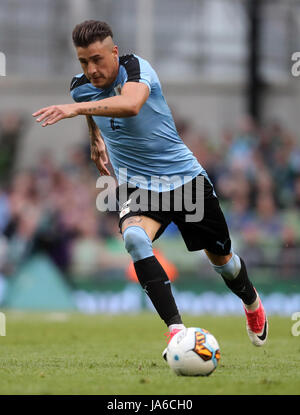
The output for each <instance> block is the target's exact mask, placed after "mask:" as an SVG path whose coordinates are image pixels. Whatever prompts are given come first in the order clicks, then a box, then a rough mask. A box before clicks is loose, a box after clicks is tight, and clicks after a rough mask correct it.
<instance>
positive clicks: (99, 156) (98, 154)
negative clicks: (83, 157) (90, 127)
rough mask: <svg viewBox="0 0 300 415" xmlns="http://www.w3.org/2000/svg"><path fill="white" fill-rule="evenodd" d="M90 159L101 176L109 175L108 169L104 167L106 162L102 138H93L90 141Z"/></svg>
mask: <svg viewBox="0 0 300 415" xmlns="http://www.w3.org/2000/svg"><path fill="white" fill-rule="evenodd" d="M91 159H92V160H93V161H94V163H95V164H96V166H97V169H98V170H99V172H100V174H101V176H110V172H109V170H108V169H107V168H106V167H105V164H107V163H108V157H107V154H106V149H105V144H104V142H103V140H101V139H100V140H99V139H98V140H93V141H92V143H91Z"/></svg>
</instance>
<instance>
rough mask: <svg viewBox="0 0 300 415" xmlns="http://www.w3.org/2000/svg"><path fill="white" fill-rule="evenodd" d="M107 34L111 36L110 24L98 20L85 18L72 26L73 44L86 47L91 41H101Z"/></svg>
mask: <svg viewBox="0 0 300 415" xmlns="http://www.w3.org/2000/svg"><path fill="white" fill-rule="evenodd" d="M108 36H111V37H113V32H112V30H111V28H110V26H109V25H108V24H107V23H105V22H100V21H98V20H86V21H84V22H82V23H79V24H78V25H76V26H75V27H74V30H73V32H72V39H73V43H74V45H75V46H77V47H78V46H80V47H83V48H86V47H87V46H89V45H90V44H91V43H94V42H96V41H97V40H100V42H102V41H103V40H104V39H106V38H107V37H108Z"/></svg>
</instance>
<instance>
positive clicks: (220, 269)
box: [212, 252, 241, 280]
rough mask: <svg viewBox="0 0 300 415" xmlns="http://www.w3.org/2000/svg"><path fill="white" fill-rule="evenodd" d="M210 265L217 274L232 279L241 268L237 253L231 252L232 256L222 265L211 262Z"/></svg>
mask: <svg viewBox="0 0 300 415" xmlns="http://www.w3.org/2000/svg"><path fill="white" fill-rule="evenodd" d="M212 267H213V268H214V270H215V271H216V272H217V273H218V274H220V275H222V277H224V278H225V279H227V280H233V279H235V278H236V277H237V276H238V274H239V272H240V270H241V260H240V258H239V256H238V255H237V254H235V253H234V252H232V257H231V258H230V260H229V261H228V262H227V263H226V264H224V265H214V264H212Z"/></svg>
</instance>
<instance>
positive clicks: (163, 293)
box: [121, 215, 184, 331]
mask: <svg viewBox="0 0 300 415" xmlns="http://www.w3.org/2000/svg"><path fill="white" fill-rule="evenodd" d="M160 227H161V223H159V222H158V221H156V220H154V219H152V218H150V217H147V216H144V215H137V216H130V217H128V218H126V219H125V220H124V221H123V223H122V227H121V230H122V235H123V239H124V242H125V247H126V249H127V251H128V253H129V254H130V255H131V257H132V260H133V263H134V267H135V271H136V274H137V277H138V280H139V282H140V284H141V285H142V287H143V289H144V290H145V292H146V293H147V295H148V296H149V298H150V300H151V301H152V303H153V305H154V307H155V309H156V310H157V312H158V314H159V316H160V317H161V318H162V320H163V321H164V322H165V323H166V325H167V326H168V327H169V330H170V331H172V330H173V329H174V328H177V329H179V328H183V327H184V326H183V323H182V320H181V317H180V314H179V312H178V309H177V306H176V303H175V300H174V297H173V295H172V291H171V284H170V280H169V279H168V276H167V274H166V272H165V270H164V269H163V267H162V266H161V264H160V263H159V261H158V260H157V259H156V257H155V256H154V254H153V250H152V241H153V239H154V238H155V235H156V234H157V232H158V230H159V229H160Z"/></svg>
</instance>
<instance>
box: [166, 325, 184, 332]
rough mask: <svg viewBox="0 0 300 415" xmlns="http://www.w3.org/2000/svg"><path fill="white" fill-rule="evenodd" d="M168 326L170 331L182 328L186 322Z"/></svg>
mask: <svg viewBox="0 0 300 415" xmlns="http://www.w3.org/2000/svg"><path fill="white" fill-rule="evenodd" d="M168 327H169V331H172V330H174V329H177V330H182V329H184V328H185V325H184V324H170V326H168Z"/></svg>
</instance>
